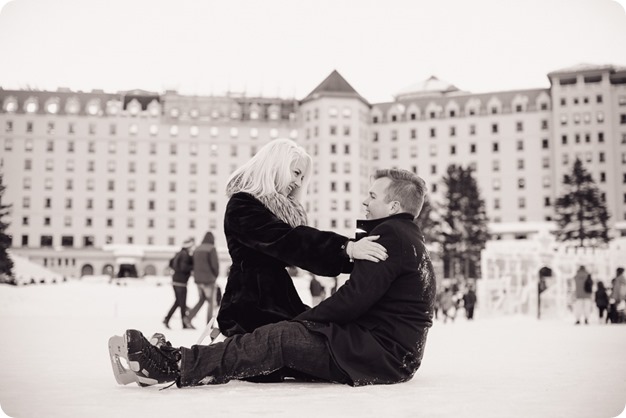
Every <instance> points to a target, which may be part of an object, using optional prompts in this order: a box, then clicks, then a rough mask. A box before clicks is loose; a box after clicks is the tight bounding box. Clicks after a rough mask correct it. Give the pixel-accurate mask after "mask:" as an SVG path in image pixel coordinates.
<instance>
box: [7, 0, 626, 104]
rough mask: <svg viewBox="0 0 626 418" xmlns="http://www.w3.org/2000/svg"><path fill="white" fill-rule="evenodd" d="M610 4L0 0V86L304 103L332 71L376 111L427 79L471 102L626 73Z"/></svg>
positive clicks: (623, 37) (539, 0)
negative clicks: (588, 71) (570, 79)
mask: <svg viewBox="0 0 626 418" xmlns="http://www.w3.org/2000/svg"><path fill="white" fill-rule="evenodd" d="M625 3H626V0H620V1H619V2H617V1H614V0H354V1H352V0H197V1H194V0H11V1H3V0H0V6H2V12H1V13H0V60H1V61H0V62H1V64H0V87H2V88H4V89H11V88H26V87H31V88H38V89H52V90H56V88H57V87H70V88H72V89H80V90H87V91H90V90H91V89H103V90H105V91H107V92H116V91H119V90H130V89H135V88H139V89H144V90H151V91H156V92H163V91H164V90H166V89H175V90H178V91H179V92H181V93H185V94H216V95H219V94H223V93H225V92H226V91H228V90H230V91H237V92H245V93H246V94H247V95H249V96H253V95H259V94H260V95H264V96H281V97H296V98H303V97H304V96H305V95H306V94H308V93H309V92H310V91H311V90H312V89H313V88H315V86H317V84H319V83H320V82H321V81H322V80H323V79H324V78H325V77H326V76H327V75H328V74H329V73H330V72H331V71H332V70H333V69H337V70H338V71H339V72H340V73H341V74H342V75H343V76H344V77H345V78H346V79H347V80H348V82H350V83H351V84H352V86H353V87H354V88H356V89H357V91H359V93H361V94H362V95H363V96H364V97H365V98H366V99H368V100H369V101H370V102H380V101H387V100H391V99H392V95H393V94H395V93H396V92H397V91H399V90H401V89H402V88H404V87H406V86H408V85H411V84H414V83H417V82H419V81H422V80H424V79H426V78H428V77H429V76H431V75H436V76H437V77H438V78H440V79H443V80H445V81H448V82H450V83H452V84H455V85H456V86H457V87H459V88H461V89H463V90H467V91H471V92H475V93H476V92H486V91H499V90H512V89H518V88H541V87H548V86H549V82H548V79H547V77H546V74H547V73H548V72H550V71H553V70H556V69H560V68H563V67H569V66H572V65H576V64H579V63H593V64H616V65H621V66H626V13H625V12H624V4H625Z"/></svg>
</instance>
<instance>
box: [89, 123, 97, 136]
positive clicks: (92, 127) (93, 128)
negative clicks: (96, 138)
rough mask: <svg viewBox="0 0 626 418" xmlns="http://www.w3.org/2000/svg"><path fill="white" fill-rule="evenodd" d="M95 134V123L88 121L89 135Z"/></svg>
mask: <svg viewBox="0 0 626 418" xmlns="http://www.w3.org/2000/svg"><path fill="white" fill-rule="evenodd" d="M95 134H96V124H95V123H90V124H89V135H95Z"/></svg>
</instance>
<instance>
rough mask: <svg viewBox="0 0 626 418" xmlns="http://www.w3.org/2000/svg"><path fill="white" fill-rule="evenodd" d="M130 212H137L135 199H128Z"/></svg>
mask: <svg viewBox="0 0 626 418" xmlns="http://www.w3.org/2000/svg"><path fill="white" fill-rule="evenodd" d="M128 210H135V201H134V200H133V199H128Z"/></svg>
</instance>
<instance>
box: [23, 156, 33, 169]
mask: <svg viewBox="0 0 626 418" xmlns="http://www.w3.org/2000/svg"><path fill="white" fill-rule="evenodd" d="M32 167H33V162H32V160H31V159H30V158H27V159H25V160H24V170H25V171H30V169H31V168H32Z"/></svg>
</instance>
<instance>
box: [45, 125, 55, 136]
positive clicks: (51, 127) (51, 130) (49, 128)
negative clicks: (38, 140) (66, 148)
mask: <svg viewBox="0 0 626 418" xmlns="http://www.w3.org/2000/svg"><path fill="white" fill-rule="evenodd" d="M46 133H47V134H48V135H54V122H48V129H47V130H46Z"/></svg>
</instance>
